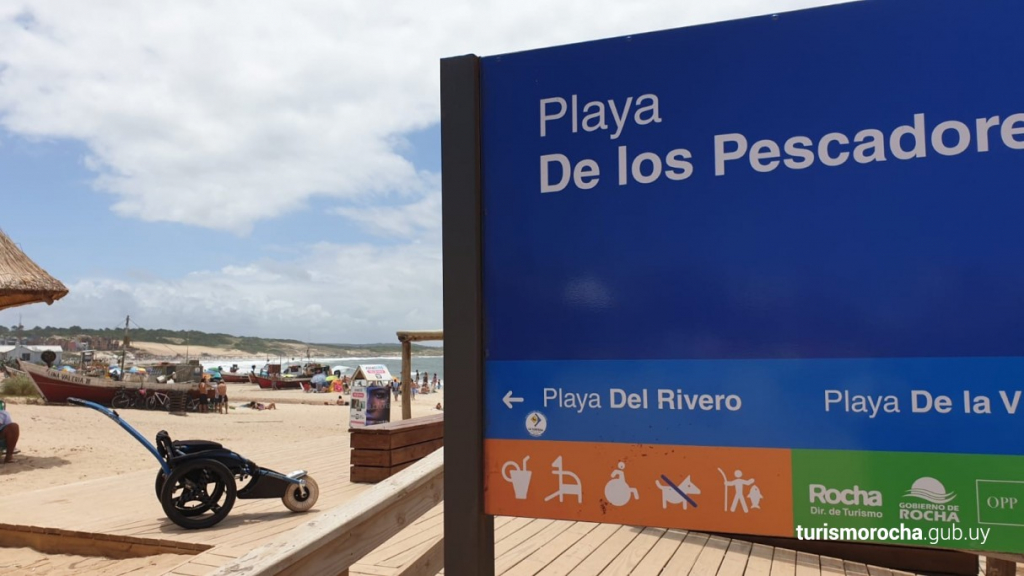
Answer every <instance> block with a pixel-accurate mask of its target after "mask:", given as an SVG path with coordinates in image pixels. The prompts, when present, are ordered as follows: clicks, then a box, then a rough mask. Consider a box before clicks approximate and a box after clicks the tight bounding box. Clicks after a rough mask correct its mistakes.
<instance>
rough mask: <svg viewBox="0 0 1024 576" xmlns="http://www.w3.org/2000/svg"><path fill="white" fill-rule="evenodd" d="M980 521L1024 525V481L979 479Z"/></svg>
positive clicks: (978, 504)
mask: <svg viewBox="0 0 1024 576" xmlns="http://www.w3.org/2000/svg"><path fill="white" fill-rule="evenodd" d="M977 491H978V501H977V506H978V522H980V523H981V524H983V525H984V524H996V525H1002V526H1017V527H1024V482H1021V481H1008V480H978V482H977Z"/></svg>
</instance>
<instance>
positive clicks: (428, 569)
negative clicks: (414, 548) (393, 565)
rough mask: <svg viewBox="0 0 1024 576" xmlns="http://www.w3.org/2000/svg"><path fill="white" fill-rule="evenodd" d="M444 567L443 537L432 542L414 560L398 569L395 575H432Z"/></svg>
mask: <svg viewBox="0 0 1024 576" xmlns="http://www.w3.org/2000/svg"><path fill="white" fill-rule="evenodd" d="M443 567H444V538H441V539H440V540H438V541H437V542H434V543H433V544H432V545H431V546H430V548H429V549H428V550H427V551H426V552H424V553H423V555H422V556H420V557H419V558H417V559H416V560H415V561H414V562H412V563H411V564H409V565H408V566H406V567H405V568H403V569H402V570H400V571H399V572H398V573H397V574H396V576H433V575H434V574H437V571H438V570H440V569H441V568H443Z"/></svg>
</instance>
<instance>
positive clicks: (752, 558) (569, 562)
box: [0, 438, 905, 576]
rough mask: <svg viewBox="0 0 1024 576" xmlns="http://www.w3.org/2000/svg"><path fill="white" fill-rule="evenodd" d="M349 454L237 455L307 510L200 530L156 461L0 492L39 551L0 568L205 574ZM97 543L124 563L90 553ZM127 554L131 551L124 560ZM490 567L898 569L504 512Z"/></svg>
mask: <svg viewBox="0 0 1024 576" xmlns="http://www.w3.org/2000/svg"><path fill="white" fill-rule="evenodd" d="M349 454H350V451H349V445H348V441H347V438H345V439H344V440H342V439H341V438H337V439H335V438H332V439H331V440H330V443H329V444H328V443H326V442H325V440H324V439H323V438H318V439H311V440H309V441H305V442H301V443H297V444H294V445H292V446H289V447H288V448H285V449H276V450H268V451H266V452H265V453H258V454H246V456H248V457H250V458H252V459H253V460H254V461H256V462H257V463H259V464H261V465H263V466H266V467H269V468H272V469H275V470H279V471H281V472H289V471H291V470H294V469H297V468H305V469H307V470H308V471H309V473H310V475H312V476H313V477H314V478H315V479H316V481H317V483H318V484H319V486H320V499H319V501H318V503H317V505H316V507H315V508H314V510H313V511H311V512H310V513H307V514H293V513H291V512H289V511H288V510H287V509H285V507H284V506H283V504H282V503H281V501H280V500H279V499H273V500H239V501H237V502H236V504H235V507H234V509H233V510H232V511H231V514H230V515H229V516H228V518H227V519H225V520H224V521H223V522H221V523H220V524H218V525H217V526H215V527H213V528H210V529H207V530H197V531H188V530H183V529H181V528H179V527H178V526H176V525H174V524H173V523H171V522H170V521H169V520H167V518H166V517H165V516H164V514H163V510H162V509H161V507H160V505H159V502H158V501H157V499H156V496H155V495H154V493H153V484H154V477H155V475H156V470H157V467H156V464H155V462H154V466H153V470H152V471H150V472H145V473H142V472H139V473H133V474H127V475H122V476H118V477H113V478H104V479H100V480H92V481H88V482H80V483H77V484H71V485H67V486H60V487H55V488H48V489H44V490H39V491H36V492H32V493H29V494H18V495H12V496H6V497H3V498H0V544H2V545H5V546H32V547H34V548H35V549H37V550H43V552H40V553H35V552H33V553H31V556H32V557H31V558H30V559H29V560H27V561H26V560H22V561H19V562H17V563H12V562H11V561H10V560H9V559H5V557H7V556H9V555H7V554H4V553H3V551H2V550H3V549H2V548H0V573H3V574H5V575H9V574H105V575H107V574H111V575H118V574H133V575H143V574H172V575H188V576H199V575H203V574H208V573H210V572H212V571H213V570H215V569H217V568H219V567H221V566H224V565H225V564H227V563H229V562H230V561H231V560H233V559H235V558H237V557H239V556H242V555H243V554H245V553H246V552H248V551H250V550H251V549H253V548H255V547H257V546H260V545H262V544H264V543H266V542H267V541H268V540H270V539H271V538H272V537H274V536H276V535H278V534H280V533H282V532H284V531H287V530H290V529H292V528H294V527H296V526H299V525H301V524H303V523H305V522H308V521H310V520H313V519H314V518H315V517H316V515H317V512H318V511H324V510H327V509H329V508H333V507H335V506H339V505H341V504H344V503H345V502H348V501H350V500H352V499H353V498H356V497H357V496H358V495H359V494H360V493H362V492H364V491H365V490H368V489H369V488H370V487H371V486H370V485H367V484H353V483H351V482H349ZM443 514H444V504H443V503H442V504H440V505H438V506H436V507H435V508H434V509H432V510H431V511H429V512H428V513H426V514H425V515H423V516H422V517H421V518H419V519H418V520H417V521H416V522H414V523H413V524H412V525H410V526H409V527H408V528H406V529H405V530H404V531H402V532H401V533H399V534H398V535H397V536H395V537H393V538H392V539H391V540H389V541H388V542H386V543H385V544H384V545H382V546H380V547H379V548H378V549H376V550H375V551H373V552H372V553H371V554H369V555H367V556H366V557H365V558H363V559H362V560H361V561H360V562H358V563H357V564H356V565H354V566H353V567H352V568H351V570H350V574H352V575H353V576H355V575H360V576H392V575H400V574H408V573H409V572H408V570H409V569H410V567H411V566H413V562H414V561H415V560H416V559H417V558H419V557H420V556H421V555H422V554H423V553H424V552H425V551H427V550H429V549H430V548H431V547H432V546H434V545H435V544H436V543H437V542H438V541H439V540H440V539H441V537H442V533H443ZM451 537H453V538H458V535H452V536H451ZM97 550H100V551H106V553H107V554H110V555H113V556H121V557H122V559H112V558H106V557H100V556H95V555H92V554H95V553H96V551H97ZM61 552H63V554H61ZM133 555H139V557H125V556H133ZM19 557H21V558H24V555H21V556H19ZM495 563H496V567H497V573H498V574H503V575H508V576H525V575H535V574H536V575H542V576H555V575H574V576H577V575H598V574H607V575H617V574H633V575H649V574H650V575H654V574H666V575H668V574H671V575H677V574H678V575H690V576H740V575H743V576H892V575H893V574H905V573H902V572H896V571H890V570H886V569H882V568H876V567H871V566H865V565H863V564H857V563H853V562H843V561H841V560H837V559H832V558H825V557H819V556H815V555H812V554H805V553H797V552H793V551H790V550H784V549H781V548H772V547H770V546H765V545H761V544H751V543H749V542H744V541H741V540H731V539H728V538H724V537H720V536H709V535H707V534H702V533H697V532H686V531H681V530H664V529H660V528H638V527H631V526H619V525H611V524H593V523H586V522H568V521H553V520H539V519H527V518H504V517H502V518H496V519H495Z"/></svg>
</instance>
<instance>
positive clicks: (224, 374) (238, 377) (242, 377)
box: [220, 364, 249, 384]
mask: <svg viewBox="0 0 1024 576" xmlns="http://www.w3.org/2000/svg"><path fill="white" fill-rule="evenodd" d="M220 377H221V379H222V380H224V381H225V382H228V383H232V384H241V383H245V382H249V373H248V372H242V371H241V370H240V369H239V368H238V364H232V365H231V369H230V370H227V371H224V370H221V371H220Z"/></svg>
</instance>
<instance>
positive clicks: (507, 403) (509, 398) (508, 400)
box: [501, 390, 523, 408]
mask: <svg viewBox="0 0 1024 576" xmlns="http://www.w3.org/2000/svg"><path fill="white" fill-rule="evenodd" d="M501 401H502V402H504V403H505V406H508V407H509V408H511V407H512V403H513V402H522V401H523V399H522V398H513V397H512V391H511V390H509V391H508V394H505V397H504V398H502V399H501Z"/></svg>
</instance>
